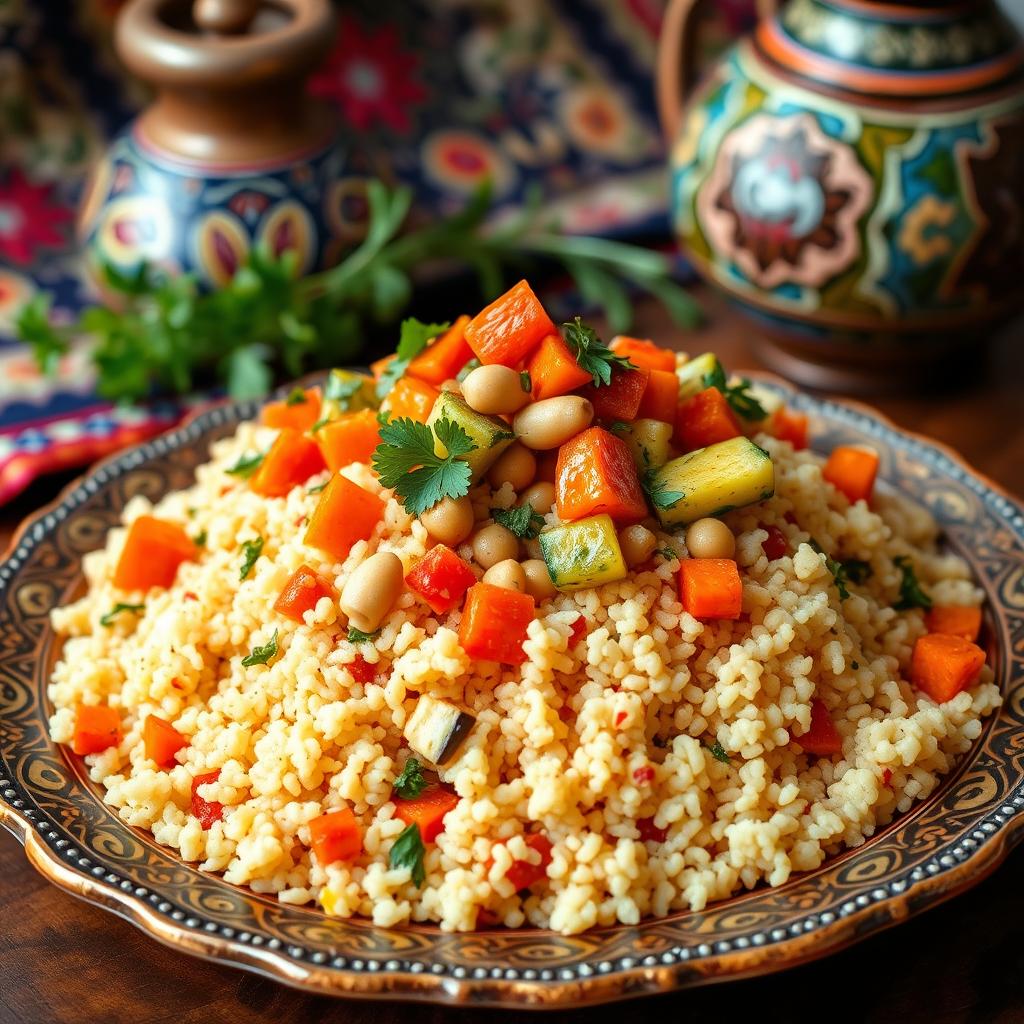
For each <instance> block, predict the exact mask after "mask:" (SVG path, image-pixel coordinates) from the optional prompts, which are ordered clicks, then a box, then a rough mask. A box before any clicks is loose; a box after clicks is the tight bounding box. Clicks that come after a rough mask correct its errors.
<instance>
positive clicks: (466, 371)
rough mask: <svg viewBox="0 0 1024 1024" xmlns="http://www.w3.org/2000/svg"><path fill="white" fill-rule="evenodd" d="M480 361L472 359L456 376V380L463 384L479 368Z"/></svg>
mask: <svg viewBox="0 0 1024 1024" xmlns="http://www.w3.org/2000/svg"><path fill="white" fill-rule="evenodd" d="M479 365H480V360H479V359H470V360H469V362H467V363H466V365H465V366H464V367H463V368H462V369H461V370H459V372H458V373H457V374H456V375H455V379H456V380H457V381H458V382H459V383H460V384H461V383H462V382H463V381H464V380H465V379H466V378H467V377H468V376H469V375H470V374H471V373H472V372H473V371H474V370H475V369H476V368H477V367H478V366H479Z"/></svg>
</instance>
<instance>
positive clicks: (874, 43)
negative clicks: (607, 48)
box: [658, 0, 1024, 387]
mask: <svg viewBox="0 0 1024 1024" xmlns="http://www.w3.org/2000/svg"><path fill="white" fill-rule="evenodd" d="M694 7H695V0H672V2H671V3H670V5H669V8H668V11H667V14H666V20H665V24H664V28H663V33H662V38H661V51H660V54H659V81H658V89H659V107H660V112H661V116H662V121H663V127H664V129H665V131H666V133H667V135H668V137H669V138H670V140H671V166H672V201H673V216H674V224H675V229H676V232H677V234H678V237H679V239H680V240H681V242H682V244H683V245H684V247H685V250H686V252H687V254H688V255H689V256H690V258H691V259H692V260H693V263H694V264H695V266H696V267H697V269H698V270H699V271H700V272H701V273H702V274H703V275H704V276H705V277H706V278H707V279H709V280H710V281H712V282H713V283H714V284H716V285H717V286H719V287H720V288H721V289H723V290H724V291H725V292H726V294H727V295H728V296H730V297H731V298H732V299H734V300H735V301H736V302H738V303H739V304H740V305H741V306H742V308H743V309H744V310H745V311H746V312H748V313H749V314H750V315H751V316H752V317H753V318H754V319H755V320H756V321H757V323H758V324H759V325H760V326H761V327H762V328H763V333H764V334H765V337H766V349H765V355H766V356H767V357H768V359H769V361H772V362H774V363H775V365H776V366H777V367H778V368H779V369H781V370H783V371H784V372H787V373H789V374H790V375H791V376H795V377H797V378H798V379H800V380H802V381H804V382H806V383H810V384H819V385H831V384H840V383H841V384H843V385H845V386H849V385H851V384H854V385H856V384H857V383H858V382H859V383H862V384H865V385H866V386H870V387H877V386H878V384H879V382H880V381H883V382H884V380H885V379H888V380H890V381H896V380H900V379H902V380H906V378H907V376H908V374H909V373H911V372H913V373H914V374H916V375H918V376H920V374H921V371H922V369H923V368H924V367H927V366H929V365H936V364H938V363H940V362H942V361H943V359H945V360H946V361H947V362H948V358H949V356H950V355H952V354H955V353H956V352H957V351H959V350H960V349H961V348H962V347H963V345H964V344H965V343H968V342H976V341H977V340H978V339H979V337H981V336H982V335H983V333H984V332H985V329H986V328H987V327H990V326H991V325H992V324H993V323H994V322H996V321H998V320H1000V319H1002V318H1005V317H1006V316H1007V315H1008V314H1009V313H1010V312H1012V311H1013V310H1014V309H1015V308H1019V305H1020V301H1021V296H1022V294H1024V289H1021V286H1020V282H1021V280H1022V279H1024V50H1022V46H1021V41H1020V38H1019V37H1018V35H1017V33H1016V32H1015V30H1014V29H1013V27H1012V26H1011V25H1010V24H1009V23H1008V22H1007V20H1006V19H1005V18H1004V17H1003V15H1002V14H1001V13H1000V12H999V11H998V9H997V8H996V6H995V4H994V3H992V2H989V0H978V2H971V0H967V2H941V0H925V2H922V3H915V4H913V5H909V4H899V5H898V4H895V3H888V2H876V0H791V2H790V3H789V4H787V5H786V6H785V7H784V8H783V9H782V10H781V11H778V12H774V11H766V12H764V13H765V16H764V17H762V19H761V20H760V21H759V23H758V25H757V26H756V28H755V30H754V32H753V34H752V35H750V36H748V37H746V38H744V39H743V40H741V41H740V42H739V43H737V44H736V45H735V46H734V47H733V48H732V49H731V50H730V51H729V52H728V54H727V55H725V57H724V58H723V59H721V60H720V61H719V62H718V63H717V64H716V65H715V66H714V67H713V69H712V70H711V71H710V73H709V74H708V75H707V76H706V77H705V78H704V80H703V81H702V83H701V85H700V86H699V87H698V88H697V89H696V90H695V91H694V93H693V95H692V96H691V97H690V98H689V100H688V101H685V100H684V98H683V94H684V92H685V91H686V84H687V83H686V70H687V66H688V63H689V62H688V60H687V44H688V24H689V22H690V20H691V16H692V13H693V10H694Z"/></svg>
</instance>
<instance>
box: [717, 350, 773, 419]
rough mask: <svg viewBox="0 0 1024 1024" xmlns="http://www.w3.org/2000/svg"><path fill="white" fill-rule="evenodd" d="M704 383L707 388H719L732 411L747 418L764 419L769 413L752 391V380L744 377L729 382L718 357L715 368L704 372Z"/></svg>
mask: <svg viewBox="0 0 1024 1024" xmlns="http://www.w3.org/2000/svg"><path fill="white" fill-rule="evenodd" d="M703 384H704V387H705V388H718V390H719V391H721V392H722V397H723V398H725V400H726V401H727V402H728V403H729V405H730V406H731V407H732V411H733V412H734V413H736V415H737V416H742V417H743V419H745V420H763V419H764V418H765V417H766V416H767V415H768V412H767V410H766V409H765V407H764V406H763V405H762V404H761V403H760V402H759V401H758V400H757V399H756V398H755V397H754V396H753V395H752V394H751V393H750V381H749V380H747V379H746V378H743V379H742V380H741V381H740V382H739V383H738V384H729V382H728V381H727V380H726V379H725V370H724V369H723V368H722V364H721V363H720V362H719V361H718V360H717V359H716V360H715V367H714V369H713V370H710V371H709V372H708V373H705V374H704V379H703Z"/></svg>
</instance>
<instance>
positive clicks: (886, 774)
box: [882, 768, 892, 786]
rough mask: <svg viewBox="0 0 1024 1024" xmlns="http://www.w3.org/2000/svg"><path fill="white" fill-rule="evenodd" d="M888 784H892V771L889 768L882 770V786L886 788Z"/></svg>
mask: <svg viewBox="0 0 1024 1024" xmlns="http://www.w3.org/2000/svg"><path fill="white" fill-rule="evenodd" d="M890 782H892V769H891V768H883V769H882V785H883V786H888V785H889V783H890Z"/></svg>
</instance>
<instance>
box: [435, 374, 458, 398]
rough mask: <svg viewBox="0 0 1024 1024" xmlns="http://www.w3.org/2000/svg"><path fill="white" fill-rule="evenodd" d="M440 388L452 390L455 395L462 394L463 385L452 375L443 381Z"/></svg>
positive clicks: (441, 389)
mask: <svg viewBox="0 0 1024 1024" xmlns="http://www.w3.org/2000/svg"><path fill="white" fill-rule="evenodd" d="M438 390H440V391H450V392H451V393H452V394H453V395H461V394H462V385H461V384H460V383H459V382H458V381H457V380H456V379H455V378H454V377H450V378H449V379H448V380H443V381H441V384H440V385H439V388H438Z"/></svg>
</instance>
